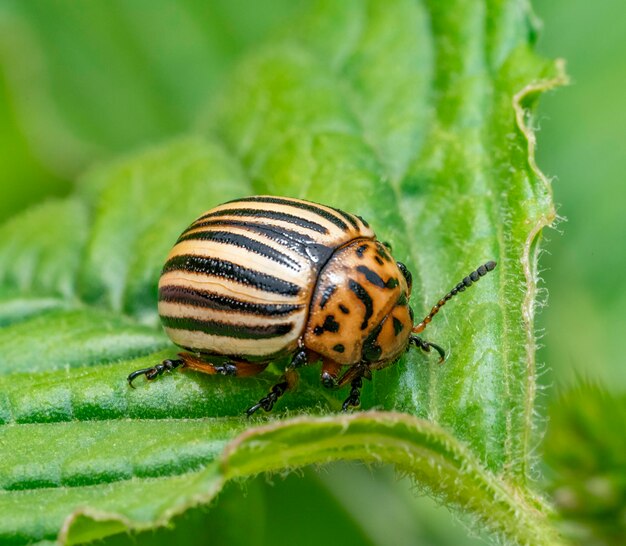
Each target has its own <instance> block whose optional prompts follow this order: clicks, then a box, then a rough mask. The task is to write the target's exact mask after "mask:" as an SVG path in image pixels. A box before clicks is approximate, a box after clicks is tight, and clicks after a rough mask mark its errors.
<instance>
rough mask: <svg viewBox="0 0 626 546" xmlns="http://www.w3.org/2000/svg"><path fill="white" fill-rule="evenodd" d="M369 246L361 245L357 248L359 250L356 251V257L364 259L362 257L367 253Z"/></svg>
mask: <svg viewBox="0 0 626 546" xmlns="http://www.w3.org/2000/svg"><path fill="white" fill-rule="evenodd" d="M367 246H368V245H367V244H363V245H359V246H358V247H357V249H356V255H357V256H358V257H359V258H362V257H363V255H364V254H365V251H366V250H367Z"/></svg>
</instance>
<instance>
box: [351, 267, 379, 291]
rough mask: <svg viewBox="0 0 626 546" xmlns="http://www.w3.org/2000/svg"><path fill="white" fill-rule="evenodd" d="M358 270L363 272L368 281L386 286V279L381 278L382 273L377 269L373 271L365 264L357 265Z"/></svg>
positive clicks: (375, 284)
mask: <svg viewBox="0 0 626 546" xmlns="http://www.w3.org/2000/svg"><path fill="white" fill-rule="evenodd" d="M356 270H357V271H358V272H359V273H363V275H365V278H366V279H367V280H368V282H370V283H372V284H373V285H374V286H378V288H385V281H383V280H382V279H381V278H380V275H378V273H376V272H375V271H372V270H371V269H370V268H369V267H366V266H364V265H359V266H357V268H356Z"/></svg>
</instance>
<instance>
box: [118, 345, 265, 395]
mask: <svg viewBox="0 0 626 546" xmlns="http://www.w3.org/2000/svg"><path fill="white" fill-rule="evenodd" d="M178 356H180V359H176V360H170V359H167V360H164V361H163V362H161V363H160V364H157V365H156V366H153V367H152V368H144V369H142V370H137V371H135V372H133V373H131V374H130V375H129V376H128V384H129V385H130V386H131V387H133V388H134V386H133V381H134V380H135V379H136V378H137V377H139V376H140V375H145V376H146V379H147V380H148V381H151V380H152V379H155V378H156V377H158V376H160V375H163V374H164V373H165V372H171V371H172V370H174V369H176V368H178V367H180V366H184V367H185V368H189V369H190V370H196V371H198V372H202V373H206V374H209V375H216V374H219V375H236V376H238V377H250V376H252V375H257V374H259V373H261V372H262V371H263V370H264V369H265V368H267V364H266V363H254V362H244V361H236V360H230V361H228V362H224V363H222V364H212V363H211V362H207V361H206V360H203V359H202V358H199V357H197V356H194V355H192V354H189V353H179V355H178Z"/></svg>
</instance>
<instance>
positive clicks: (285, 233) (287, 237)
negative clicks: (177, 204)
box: [178, 220, 332, 256]
mask: <svg viewBox="0 0 626 546" xmlns="http://www.w3.org/2000/svg"><path fill="white" fill-rule="evenodd" d="M204 227H207V228H209V229H211V228H213V227H217V228H229V227H237V228H242V229H245V230H247V231H250V232H252V233H258V234H259V235H264V236H265V237H267V238H268V239H271V240H272V241H275V242H277V243H279V244H281V245H282V246H284V247H286V248H289V249H291V250H295V251H296V252H297V253H298V254H301V255H302V256H308V254H307V252H306V250H305V247H306V246H308V245H312V244H317V243H315V241H314V240H313V239H311V237H309V236H308V235H304V234H303V233H300V232H298V231H292V230H289V229H284V228H282V227H280V228H277V227H275V226H268V225H267V224H256V223H254V222H247V221H244V220H205V221H203V222H197V223H195V224H192V225H191V226H189V228H188V229H187V231H185V232H184V233H183V234H182V235H181V236H180V238H179V239H178V240H179V241H181V240H182V239H183V237H186V235H187V234H188V233H189V232H190V231H191V230H193V229H199V228H204ZM189 235H191V233H189ZM329 252H332V250H331V249H329Z"/></svg>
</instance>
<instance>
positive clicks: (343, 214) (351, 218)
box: [331, 207, 359, 230]
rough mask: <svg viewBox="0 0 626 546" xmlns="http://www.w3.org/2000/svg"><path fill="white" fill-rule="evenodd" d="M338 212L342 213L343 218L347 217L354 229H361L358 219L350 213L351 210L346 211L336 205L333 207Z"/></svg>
mask: <svg viewBox="0 0 626 546" xmlns="http://www.w3.org/2000/svg"><path fill="white" fill-rule="evenodd" d="M331 208H332V209H333V210H334V211H335V212H336V213H337V214H341V216H342V217H343V218H345V219H346V220H347V221H348V222H350V224H352V227H353V228H354V229H357V230H358V229H359V224H357V221H356V220H355V219H354V216H353V215H352V214H350V213H349V212H346V211H344V210H341V209H336V208H334V207H331Z"/></svg>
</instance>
